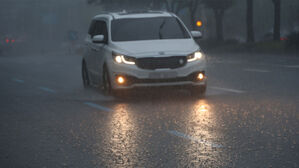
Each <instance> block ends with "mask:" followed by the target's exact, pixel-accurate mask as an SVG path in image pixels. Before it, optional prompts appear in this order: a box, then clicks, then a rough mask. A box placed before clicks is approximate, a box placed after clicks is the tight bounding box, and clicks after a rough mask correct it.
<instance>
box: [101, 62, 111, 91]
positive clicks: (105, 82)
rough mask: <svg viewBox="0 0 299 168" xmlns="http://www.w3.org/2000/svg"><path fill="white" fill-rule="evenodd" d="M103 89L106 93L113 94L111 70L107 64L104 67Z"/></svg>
mask: <svg viewBox="0 0 299 168" xmlns="http://www.w3.org/2000/svg"><path fill="white" fill-rule="evenodd" d="M103 91H104V93H105V94H108V95H109V94H111V92H112V86H111V81H110V77H109V71H108V68H107V67H106V66H104V68H103Z"/></svg>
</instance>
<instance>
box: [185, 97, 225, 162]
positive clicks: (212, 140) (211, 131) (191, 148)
mask: <svg viewBox="0 0 299 168" xmlns="http://www.w3.org/2000/svg"><path fill="white" fill-rule="evenodd" d="M189 111H190V113H188V117H187V118H186V128H185V129H186V130H188V131H186V134H188V135H189V136H190V137H191V138H192V139H191V140H190V142H189V143H187V144H186V150H187V151H188V152H187V153H188V155H189V156H188V158H189V162H190V163H195V165H201V164H202V163H204V162H207V161H209V160H210V161H211V160H214V161H215V162H214V163H213V164H215V165H218V164H219V166H220V167H221V164H223V163H222V162H221V160H222V159H223V158H221V156H220V153H219V151H221V144H220V143H219V138H220V137H221V135H220V133H219V132H218V131H217V117H216V115H215V112H214V111H213V106H211V105H210V104H209V102H207V101H206V100H199V101H196V102H194V104H193V106H191V109H190V110H189ZM218 161H219V162H218ZM200 162H202V163H200ZM215 165H213V166H215ZM211 166H212V165H211ZM216 167H217V166H216Z"/></svg>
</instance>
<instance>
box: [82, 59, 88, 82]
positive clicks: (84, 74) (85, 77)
mask: <svg viewBox="0 0 299 168" xmlns="http://www.w3.org/2000/svg"><path fill="white" fill-rule="evenodd" d="M82 80H83V86H84V88H88V87H89V86H90V80H89V76H88V71H87V66H86V63H85V61H83V62H82Z"/></svg>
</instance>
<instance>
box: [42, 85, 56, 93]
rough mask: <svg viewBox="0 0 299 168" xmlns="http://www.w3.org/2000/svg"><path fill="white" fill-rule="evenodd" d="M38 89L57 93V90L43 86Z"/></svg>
mask: <svg viewBox="0 0 299 168" xmlns="http://www.w3.org/2000/svg"><path fill="white" fill-rule="evenodd" d="M38 89H40V90H42V91H45V92H49V93H55V90H53V89H50V88H47V87H43V86H40V87H38Z"/></svg>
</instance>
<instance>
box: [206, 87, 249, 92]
mask: <svg viewBox="0 0 299 168" xmlns="http://www.w3.org/2000/svg"><path fill="white" fill-rule="evenodd" d="M210 88H211V89H215V90H222V91H226V92H233V93H245V91H243V90H236V89H228V88H220V87H215V86H211V87H210Z"/></svg>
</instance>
